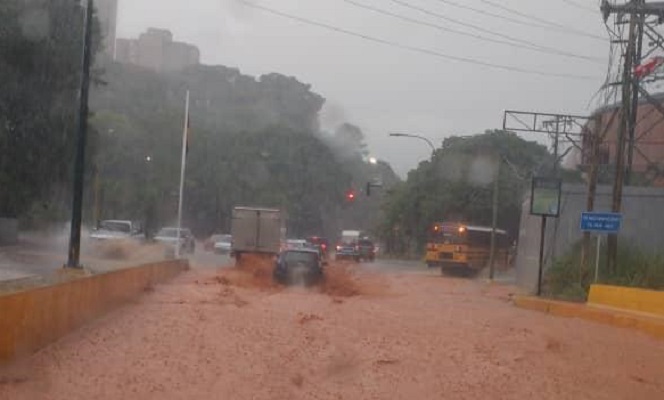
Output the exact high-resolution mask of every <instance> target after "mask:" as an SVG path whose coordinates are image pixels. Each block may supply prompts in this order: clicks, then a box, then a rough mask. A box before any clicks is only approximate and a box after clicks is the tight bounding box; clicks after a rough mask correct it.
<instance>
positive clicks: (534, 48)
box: [343, 0, 604, 65]
mask: <svg viewBox="0 0 664 400" xmlns="http://www.w3.org/2000/svg"><path fill="white" fill-rule="evenodd" d="M343 1H344V2H346V3H349V4H352V5H354V6H356V7H360V8H364V9H366V10H371V11H374V12H377V13H380V14H383V15H389V16H391V17H394V18H398V19H401V20H405V21H409V22H413V23H416V24H419V25H425V26H429V27H434V28H437V29H441V30H445V31H449V32H454V33H457V34H459V35H464V36H470V37H473V38H476V39H479V40H484V41H490V42H494V43H500V44H504V45H507V46H512V47H518V48H522V49H527V50H532V51H538V52H540V53H546V54H554V55H558V56H565V57H572V58H577V59H582V60H586V61H592V62H599V63H601V64H602V65H604V61H603V60H601V59H599V58H595V57H590V56H584V55H581V54H574V53H569V52H566V51H563V50H560V49H556V48H552V47H546V46H542V45H538V44H537V43H533V42H530V41H528V40H523V39H519V38H515V37H512V36H509V35H504V34H502V33H498V32H494V31H492V30H490V29H486V28H482V27H480V26H477V25H473V24H469V23H466V22H462V21H459V20H457V19H454V18H450V17H447V16H445V15H442V14H439V13H436V12H434V11H431V10H428V9H426V8H421V7H417V6H414V5H412V4H408V3H405V2H403V1H400V0H390V1H392V2H393V3H396V4H398V5H401V6H403V7H406V8H409V9H412V10H416V11H419V12H422V13H425V14H427V15H430V16H434V17H437V18H440V19H442V20H444V21H448V22H451V23H453V24H457V25H461V26H464V27H466V28H472V29H475V30H478V31H480V32H484V33H488V34H490V35H494V36H498V37H501V38H504V39H507V40H509V41H511V42H506V41H504V40H498V39H492V38H488V37H486V36H482V35H477V34H472V33H468V32H463V31H459V30H455V29H451V28H447V27H443V26H441V25H436V24H432V23H429V22H426V21H422V20H418V19H414V18H410V17H406V16H403V15H400V14H394V13H391V12H389V11H385V10H382V9H379V8H375V7H372V6H368V5H365V4H361V3H357V2H355V1H354V0H343ZM513 42H514V43H513ZM517 43H521V44H522V45H519V44H517Z"/></svg>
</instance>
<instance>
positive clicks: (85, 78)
mask: <svg viewBox="0 0 664 400" xmlns="http://www.w3.org/2000/svg"><path fill="white" fill-rule="evenodd" d="M92 15H93V0H88V1H87V9H86V10H85V28H84V32H85V34H84V39H83V62H82V65H81V67H82V68H81V69H82V70H81V88H80V94H79V112H78V132H77V134H76V138H77V142H78V143H77V147H76V159H75V161H74V196H73V200H72V215H71V230H70V233H69V252H68V257H67V265H66V266H65V267H66V268H76V269H79V268H81V265H80V257H81V221H82V219H83V180H84V177H85V142H86V139H87V136H88V97H89V93H90V64H91V60H92V49H91V46H92Z"/></svg>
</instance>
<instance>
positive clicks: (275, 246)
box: [231, 207, 285, 261]
mask: <svg viewBox="0 0 664 400" xmlns="http://www.w3.org/2000/svg"><path fill="white" fill-rule="evenodd" d="M283 226H284V221H283V219H282V214H281V211H280V210H277V209H270V208H256V207H235V208H234V209H233V221H232V224H231V235H232V237H233V239H232V244H231V248H232V250H231V251H232V254H233V255H234V256H235V259H236V260H237V261H239V260H240V259H241V258H242V255H244V254H257V255H264V256H273V255H276V254H278V253H279V251H280V250H281V243H282V241H283V240H284V236H285V235H284V229H283Z"/></svg>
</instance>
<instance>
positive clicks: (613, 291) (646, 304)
mask: <svg viewBox="0 0 664 400" xmlns="http://www.w3.org/2000/svg"><path fill="white" fill-rule="evenodd" d="M588 304H597V305H603V306H609V307H614V308H619V309H622V310H631V311H638V312H644V313H649V314H656V315H659V316H662V317H664V292H661V291H656V290H647V289H637V288H629V287H622V286H609V285H591V286H590V293H589V294H588Z"/></svg>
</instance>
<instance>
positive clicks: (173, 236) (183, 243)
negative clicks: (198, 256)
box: [154, 227, 196, 254]
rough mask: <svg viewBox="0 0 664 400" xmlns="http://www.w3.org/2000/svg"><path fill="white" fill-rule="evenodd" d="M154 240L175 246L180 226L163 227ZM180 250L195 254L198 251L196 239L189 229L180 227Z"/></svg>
mask: <svg viewBox="0 0 664 400" xmlns="http://www.w3.org/2000/svg"><path fill="white" fill-rule="evenodd" d="M154 240H155V241H157V242H158V243H163V244H167V245H171V246H173V247H175V246H176V245H177V242H178V228H171V227H169V228H162V229H161V230H160V231H159V232H158V233H157V236H155V238H154ZM180 251H182V252H185V253H189V254H194V251H196V239H195V238H194V235H193V234H192V233H191V231H190V230H189V229H186V228H181V229H180Z"/></svg>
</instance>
